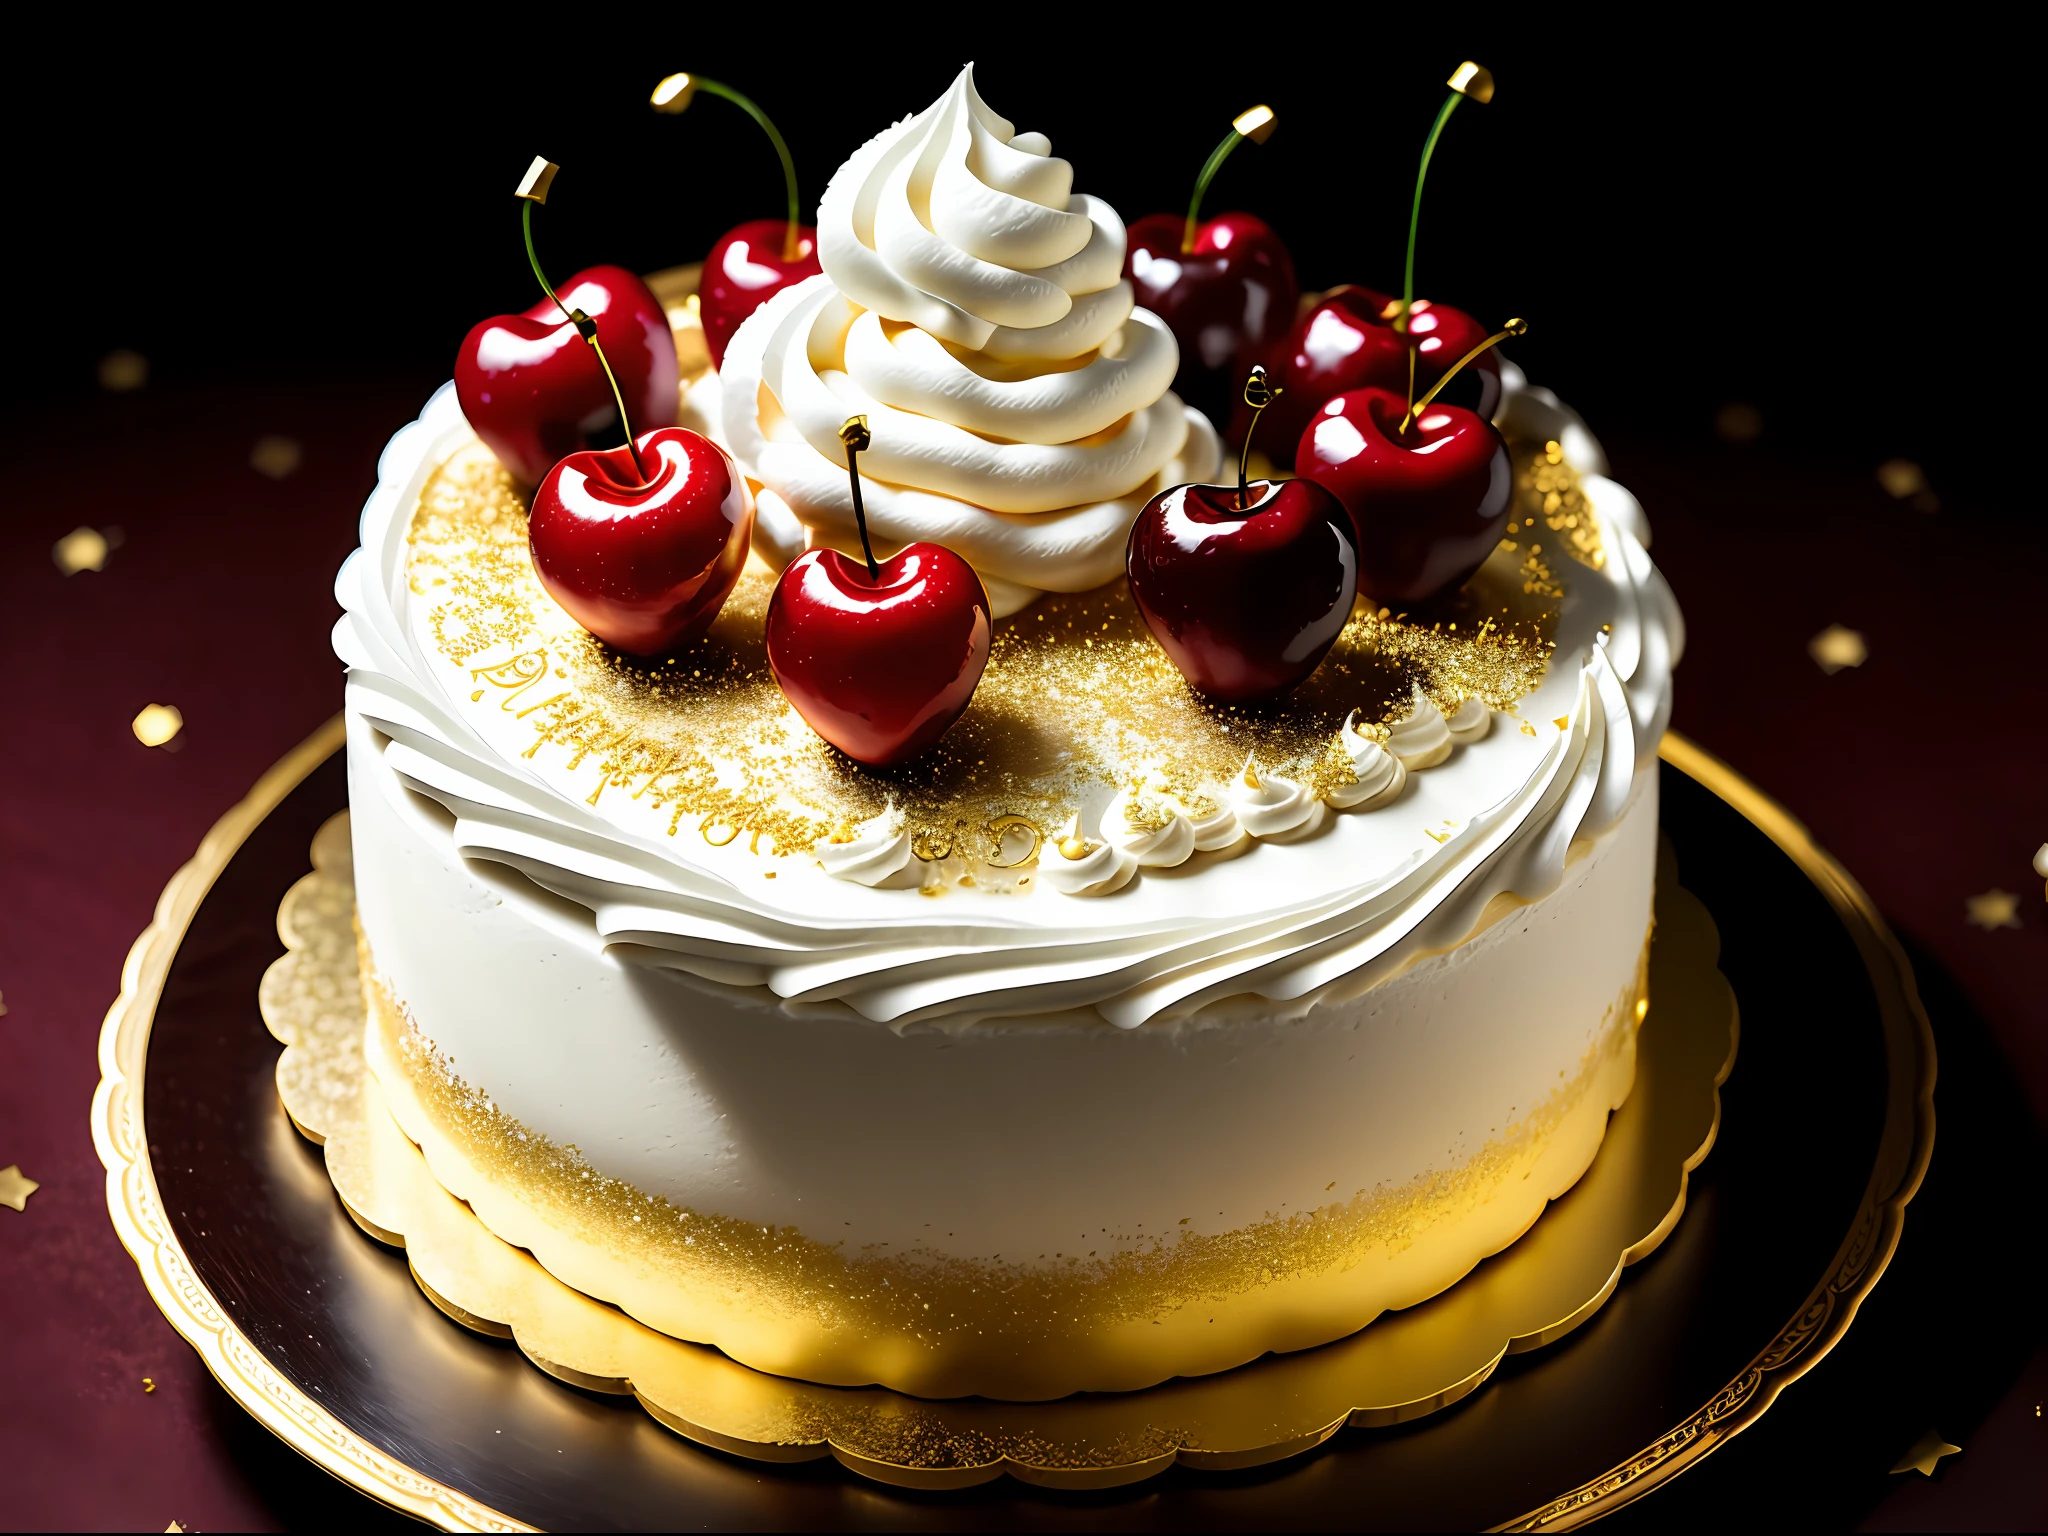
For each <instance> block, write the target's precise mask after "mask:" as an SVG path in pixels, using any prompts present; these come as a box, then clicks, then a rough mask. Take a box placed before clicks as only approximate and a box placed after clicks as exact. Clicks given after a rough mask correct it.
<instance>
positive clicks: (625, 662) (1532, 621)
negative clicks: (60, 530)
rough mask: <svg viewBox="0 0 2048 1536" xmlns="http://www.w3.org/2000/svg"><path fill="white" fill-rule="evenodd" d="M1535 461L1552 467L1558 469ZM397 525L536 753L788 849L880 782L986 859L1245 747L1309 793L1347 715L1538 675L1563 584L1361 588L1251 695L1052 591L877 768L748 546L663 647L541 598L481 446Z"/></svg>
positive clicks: (1174, 795)
mask: <svg viewBox="0 0 2048 1536" xmlns="http://www.w3.org/2000/svg"><path fill="white" fill-rule="evenodd" d="M1547 473H1548V474H1549V475H1550V477H1551V482H1554V483H1555V484H1558V485H1562V484H1563V483H1564V481H1563V479H1562V478H1560V477H1562V476H1569V475H1570V468H1569V466H1562V465H1554V466H1550V467H1549V469H1548V471H1547ZM1575 484H1576V482H1575V481H1574V482H1573V486H1574V487H1575ZM1559 494H1560V495H1562V494H1563V492H1562V491H1560V492H1559ZM1571 494H1572V495H1574V496H1575V495H1576V490H1575V489H1573V490H1572V492H1571ZM1588 529H1589V531H1590V523H1589V524H1588ZM408 537H409V541H410V545H411V552H410V561H409V565H408V571H407V579H408V583H409V586H410V590H411V592H412V594H413V595H414V597H415V598H416V599H418V600H420V601H423V602H425V603H426V604H428V608H427V613H426V623H427V628H428V630H429V632H430V634H431V636H432V638H433V642H434V644H435V646H436V647H437V648H438V649H439V650H440V652H441V654H442V655H443V656H444V657H445V658H446V659H447V661H449V662H450V663H452V664H454V665H455V666H457V667H460V668H461V669H462V673H463V675H462V692H464V693H466V694H468V695H469V697H470V699H471V701H472V702H477V703H482V704H484V705H485V707H489V706H488V702H487V701H489V700H491V699H493V698H494V699H495V701H496V707H497V708H498V709H499V710H501V711H503V712H505V713H507V714H510V715H513V716H514V717H516V718H518V719H520V720H522V721H524V722H526V724H527V726H528V728H529V729H530V730H531V732H532V737H531V740H530V742H529V743H528V744H527V746H526V748H525V751H524V754H523V755H524V756H526V757H528V758H535V757H537V756H538V755H539V754H540V753H542V752H543V751H545V752H547V753H548V754H549V756H550V760H551V761H552V762H554V763H555V764H556V765H557V766H558V767H559V768H561V769H565V770H567V771H569V772H572V773H581V774H584V775H586V777H585V778H584V779H583V780H582V785H581V786H580V787H579V790H578V792H579V793H580V794H582V795H583V797H584V798H585V801H586V803H588V804H591V805H597V804H599V803H600V802H601V800H602V798H603V797H604V796H605V795H606V794H607V793H623V794H625V795H626V796H627V797H628V798H630V799H632V800H636V801H645V802H647V803H648V804H650V805H652V806H654V807H656V808H659V809H664V810H666V811H668V813H669V816H668V825H667V830H668V832H669V833H670V835H672V836H674V835H679V834H680V833H681V832H686V831H687V832H701V833H702V834H703V835H704V836H705V837H706V838H707V840H709V841H712V842H714V843H717V844H722V843H724V842H728V841H730V840H731V838H732V837H734V836H737V835H738V833H739V832H740V831H742V830H744V831H748V832H752V833H758V834H761V835H763V836H769V837H772V838H773V839H774V845H775V846H776V847H778V848H781V849H784V850H794V849H807V848H809V847H810V846H811V845H812V844H813V843H815V842H817V841H818V840H819V839H821V838H827V837H831V836H833V835H835V834H841V833H844V832H845V831H847V829H849V828H851V827H853V826H854V825H857V824H858V823H860V822H863V821H866V820H868V819H869V818H871V817H873V816H876V815H878V814H880V813H881V812H882V811H883V809H884V808H885V806H887V805H888V804H889V803H890V802H891V801H892V800H893V801H894V803H895V805H896V807H897V808H898V809H899V810H901V811H902V813H903V814H904V817H905V821H906V825H907V826H908V828H909V829H910V832H911V836H912V839H913V846H914V847H915V848H916V850H917V852H918V855H919V857H920V858H924V859H934V858H941V857H948V856H961V857H967V858H974V859H981V860H986V861H989V862H992V863H1007V862H1017V861H1018V860H1017V859H1016V856H1015V855H1014V854H1013V853H1012V854H1009V855H1008V856H1007V857H1006V844H1005V842H1004V838H1005V835H1006V834H1007V833H1010V832H1011V831H1012V829H1015V828H1018V827H1027V828H1029V830H1030V832H1031V835H1032V836H1033V838H1035V839H1037V840H1039V841H1041V842H1042V841H1043V840H1044V839H1045V837H1046V836H1047V835H1048V834H1049V833H1050V832H1051V830H1052V829H1054V828H1057V827H1059V826H1061V825H1062V824H1063V823H1065V822H1067V821H1068V820H1069V819H1070V818H1071V817H1073V816H1074V815H1075V814H1076V813H1077V812H1082V811H1086V810H1087V809H1088V808H1089V807H1090V806H1092V805H1095V804H1099V803H1100V802H1101V801H1102V800H1103V799H1106V798H1107V796H1108V795H1109V794H1110V793H1112V792H1114V791H1115V790H1116V789H1117V788H1120V787H1129V786H1136V785H1138V784H1140V783H1142V784H1145V785H1146V786H1148V787H1149V792H1150V795H1151V800H1150V804H1151V805H1152V806H1153V808H1154V809H1157V808H1158V806H1159V805H1160V804H1161V803H1162V800H1163V798H1165V797H1170V798H1171V800H1172V801H1173V802H1174V803H1175V804H1176V805H1178V806H1179V807H1182V808H1185V809H1186V810H1188V811H1189V812H1191V813H1193V814H1195V815H1208V814H1213V813H1214V811H1215V810H1216V809H1217V805H1216V801H1215V799H1214V795H1215V794H1216V793H1217V792H1218V790H1219V788H1220V786H1222V785H1224V784H1227V783H1229V782H1230V781H1231V779H1232V778H1233V777H1235V776H1236V775H1237V774H1238V773H1240V772H1241V771H1242V768H1243V765H1244V763H1245V759H1246V755H1247V753H1248V752H1251V753H1256V754H1257V757H1258V761H1259V763H1260V765H1261V769H1260V771H1261V772H1263V773H1267V774H1277V775H1282V776H1285V777H1288V778H1291V779H1294V780H1297V781H1300V782H1302V783H1304V784H1306V785H1307V786H1308V787H1309V789H1310V790H1311V792H1312V793H1316V794H1324V793H1327V792H1328V791H1330V790H1332V789H1335V788H1339V787H1341V786H1343V785H1346V784H1349V783H1351V782H1352V780H1353V775H1352V769H1351V762H1350V758H1349V755H1348V754H1347V753H1346V752H1345V751H1344V750H1343V748H1342V745H1341V743H1340V740H1339V735H1338V732H1339V729H1340V727H1342V725H1343V724H1344V721H1345V719H1346V718H1347V716H1349V715H1351V714H1352V713H1353V712H1354V711H1356V712H1357V714H1358V717H1359V723H1360V726H1361V728H1362V729H1363V731H1364V732H1365V733H1366V734H1372V735H1384V731H1383V729H1381V728H1382V727H1383V726H1384V724H1385V723H1386V722H1387V721H1390V720H1394V719H1398V718H1400V717H1401V716H1402V715H1403V714H1405V713H1406V712H1407V710H1408V708H1409V706H1410V698H1411V693H1412V690H1413V689H1414V688H1415V687H1417V686H1419V687H1421V689H1422V690H1423V692H1424V693H1425V694H1426V695H1427V696H1429V697H1430V698H1431V699H1432V700H1433V701H1434V702H1435V703H1436V705H1437V706H1438V707H1439V708H1440V709H1442V710H1443V711H1444V712H1445V713H1449V712H1450V711H1452V710H1454V709H1456V708H1457V706H1458V705H1459V704H1460V703H1461V702H1462V701H1463V700H1464V699H1466V698H1468V697H1477V698H1480V699H1482V700H1484V702H1485V703H1486V704H1487V705H1488V706H1489V707H1490V708H1493V709H1507V708H1511V707H1512V706H1513V705H1514V704H1515V702H1516V701H1517V700H1518V699H1520V698H1522V697H1523V696H1524V695H1526V694H1527V693H1528V692H1529V691H1530V690H1531V689H1532V688H1534V687H1535V686H1536V684H1537V683H1538V681H1540V679H1541V678H1542V676H1543V671H1544V668H1545V666H1546V664H1547V663H1548V660H1549V657H1550V653H1551V650H1552V649H1553V642H1552V640H1551V639H1550V635H1551V633H1552V631H1553V629H1554V617H1555V615H1554V610H1555V606H1556V604H1555V601H1554V600H1555V598H1556V597H1557V596H1558V595H1559V593H1560V591H1561V589H1560V588H1559V587H1558V586H1557V584H1556V583H1555V582H1554V581H1550V580H1549V579H1548V577H1547V574H1546V580H1545V584H1544V589H1543V590H1542V591H1541V592H1537V591H1534V590H1533V589H1531V588H1530V587H1529V586H1528V584H1527V583H1526V581H1525V580H1524V579H1523V577H1522V576H1521V574H1520V573H1519V571H1518V568H1517V562H1516V559H1515V556H1514V553H1513V551H1512V548H1511V547H1504V549H1503V551H1502V552H1500V553H1497V554H1496V556H1495V557H1494V558H1493V559H1492V560H1490V561H1489V562H1488V563H1487V565H1486V566H1485V567H1483V568H1482V570H1481V571H1480V573H1479V575H1478V576H1477V577H1475V578H1474V580H1473V581H1472V582H1471V583H1470V584H1469V586H1468V587H1467V588H1466V590H1465V591H1464V592H1462V593H1460V594H1459V595H1458V596H1457V597H1455V598H1454V599H1452V600H1450V601H1449V602H1448V603H1446V604H1443V605H1440V607H1439V608H1438V609H1437V610H1436V611H1434V612H1433V613H1432V614H1431V615H1430V616H1428V617H1427V618H1424V617H1421V616H1411V615H1409V614H1405V613H1404V614H1393V615H1390V614H1388V613H1386V612H1385V611H1384V610H1378V611H1375V610H1374V609H1373V608H1372V607H1371V606H1370V605H1367V604H1361V605H1360V606H1359V607H1358V609H1357V610H1356V611H1355V612H1354V614H1353V616H1352V618H1351V620H1350V622H1349V623H1348V624H1347V625H1346V626H1345V628H1344V630H1343V632H1342V633H1341V634H1340V635H1339V637H1338V640H1337V643H1336V644H1335V646H1333V647H1332V649H1331V651H1330V653H1329V656H1328V658H1327V659H1326V660H1325V661H1324V663H1323V665H1322V666H1321V667H1320V668H1319V669H1317V671H1316V673H1315V674H1314V675H1313V676H1312V677H1311V678H1309V679H1308V681H1307V682H1305V683H1304V684H1302V685H1301V686H1300V687H1299V688H1297V689H1295V690H1294V691H1293V692H1292V693H1291V694H1289V695H1287V696H1286V697H1285V698H1284V699H1282V700H1280V701H1278V702H1276V703H1273V704H1267V705H1255V706H1246V705H1238V706H1231V705H1219V704H1212V703H1209V702H1207V701H1205V700H1203V699H1201V698H1199V697H1198V696H1197V695H1195V694H1193V693H1191V692H1190V691H1189V689H1188V687H1187V685H1186V683H1185V681H1184V680H1183V679H1182V678H1181V676H1180V674H1179V672H1178V671H1176V670H1175V668H1174V666H1173V664H1172V662H1171V661H1169V660H1168V659H1167V657H1166V654H1165V653H1164V652H1163V651H1162V650H1160V648H1159V646H1158V645H1157V644H1156V643H1155V642H1154V641H1153V639H1152V637H1151V634H1150V633H1149V632H1148V631H1147V630H1146V628H1145V625H1144V623H1143V621H1142V619H1141V618H1140V617H1139V615H1138V613H1137V610H1136V608H1135V606H1134V605H1133V603H1132V601H1131V597H1130V593H1129V589H1128V588H1127V587H1126V585H1125V584H1124V583H1123V582H1121V581H1118V582H1115V583H1112V584H1111V585H1109V586H1105V587H1101V588H1098V589H1096V590H1095V591H1093V592H1084V593H1076V594H1052V595H1049V596H1047V597H1045V598H1043V599H1041V600H1040V601H1039V602H1038V603H1037V604H1035V605H1034V606H1033V607H1032V608H1030V609H1027V610H1026V611H1025V612H1024V613H1022V614H1020V615H1018V616H1017V617H1016V618H1015V619H1013V620H1009V621H1005V622H1003V623H1001V624H999V625H998V626H997V632H996V635H995V638H994V644H993V647H992V650H991V654H990V657H989V662H988V667H987V669H986V670H985V671H984V672H983V674H982V679H981V683H980V686H979V688H978V689H977V690H976V693H975V696H974V700H973V703H972V704H971V705H970V706H969V708H968V710H967V712H966V713H965V714H964V715H963V716H962V717H961V719H960V721H959V723H958V724H956V725H955V726H954V727H953V729H952V730H951V731H950V732H949V733H948V734H947V735H946V737H945V738H944V739H943V740H942V741H941V742H940V743H939V745H938V746H937V747H936V748H935V749H934V750H932V751H931V752H929V753H927V754H925V755H924V756H923V757H922V758H920V759H918V760H917V761H916V762H914V763H911V764H908V765H905V766H902V767H898V768H892V769H870V768H864V767H862V766H860V765H858V764H856V763H854V762H852V761H851V760H850V759H848V758H845V757H843V756H841V755H840V754H839V753H838V752H836V751H835V750H834V749H832V748H831V747H830V746H828V745H826V743H825V742H824V741H822V740H821V739H819V738H818V737H817V736H815V735H814V734H812V732H811V731H810V729H809V728H808V727H807V726H805V725H804V723H803V721H802V720H801V718H800V717H798V716H797V715H796V713H795V712H794V711H793V710H792V709H791V708H790V707H789V705H788V703H787V701H786V700H785V699H784V698H783V696H782V694H781V691H780V690H779V689H778V688H777V687H776V685H775V681H774V678H773V676H772V675H771V674H770V672H769V669H768V665H767V656H766V652H765V648H764V646H763V643H762V638H761V635H762V620H763V616H764V614H765V612H766V608H767V603H768V597H769V594H770V592H771V591H772V588H773V577H772V576H771V575H769V574H768V573H767V572H766V571H764V570H763V569H762V568H761V567H760V566H758V565H754V566H750V567H749V568H748V570H747V572H746V573H745V574H744V575H743V576H742V577H741V579H740V582H739V585H738V586H737V587H736V588H735V590H734V592H733V595H732V597H731V598H730V599H729V600H728V601H727V603H726V605H725V608H724V611H723V612H722V613H721V614H720V615H719V617H718V620H717V622H716V623H714V624H713V626H712V628H711V631H710V633H709V634H708V635H707V636H706V637H705V638H704V639H703V640H702V641H700V642H698V643H697V644H696V645H695V646H694V647H693V648H692V649H691V651H690V652H689V654H688V655H687V657H685V658H681V662H682V664H678V663H677V660H675V659H671V660H668V661H642V660H636V659H634V658H631V657H628V656H625V655H623V654H621V653H619V652H617V651H614V650H612V649H610V648H609V647H607V646H604V645H602V644H600V643H599V642H598V641H596V640H595V639H593V638H592V637H591V636H589V635H588V634H586V633H584V632H583V630H581V629H580V628H579V627H578V626H577V625H576V624H575V623H574V622H573V621H572V620H570V619H569V618H568V616H567V615H566V614H564V613H563V612H562V611H561V609H560V608H558V607H557V606H556V605H555V604H554V602H553V601H552V600H551V599H549V598H548V596H547V595H546V593H545V592H544V591H543V590H542V589H541V586H540V583H539V579H538V577H537V576H536V575H535V573H534V569H533V563H532V559H531V557H530V555H529V553H528V550H527V541H526V511H525V507H524V505H523V504H522V502H521V500H520V498H519V495H518V493H517V492H516V490H515V489H514V487H513V485H512V482H511V480H510V479H509V477H508V476H506V474H505V473H504V472H503V470H501V469H500V468H499V466H498V464H497V462H496V461H495V460H494V459H493V458H492V457H491V456H490V454H489V453H488V452H486V451H484V450H483V449H481V448H475V447H473V448H470V449H468V450H465V451H463V452H461V453H458V454H457V455H456V456H455V457H454V458H452V459H451V460H450V461H449V462H448V463H446V464H444V465H443V466H442V467H441V468H440V469H439V470H437V471H436V472H435V473H434V475H433V476H432V477H431V478H430V479H429V481H428V483H427V485H426V488H425V489H424V491H423V492H422V493H421V497H420V504H419V507H418V509H417V511H416V513H415V515H414V519H413V522H412V526H411V529H410V531H409V535H408ZM1595 546H1596V547H1597V538H1595ZM1076 642H1080V643H1078V644H1077V643H1076ZM1014 841H1015V842H1017V843H1020V844H1021V842H1022V841H1023V838H1022V835H1021V834H1017V835H1016V837H1015V839H1014Z"/></svg>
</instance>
